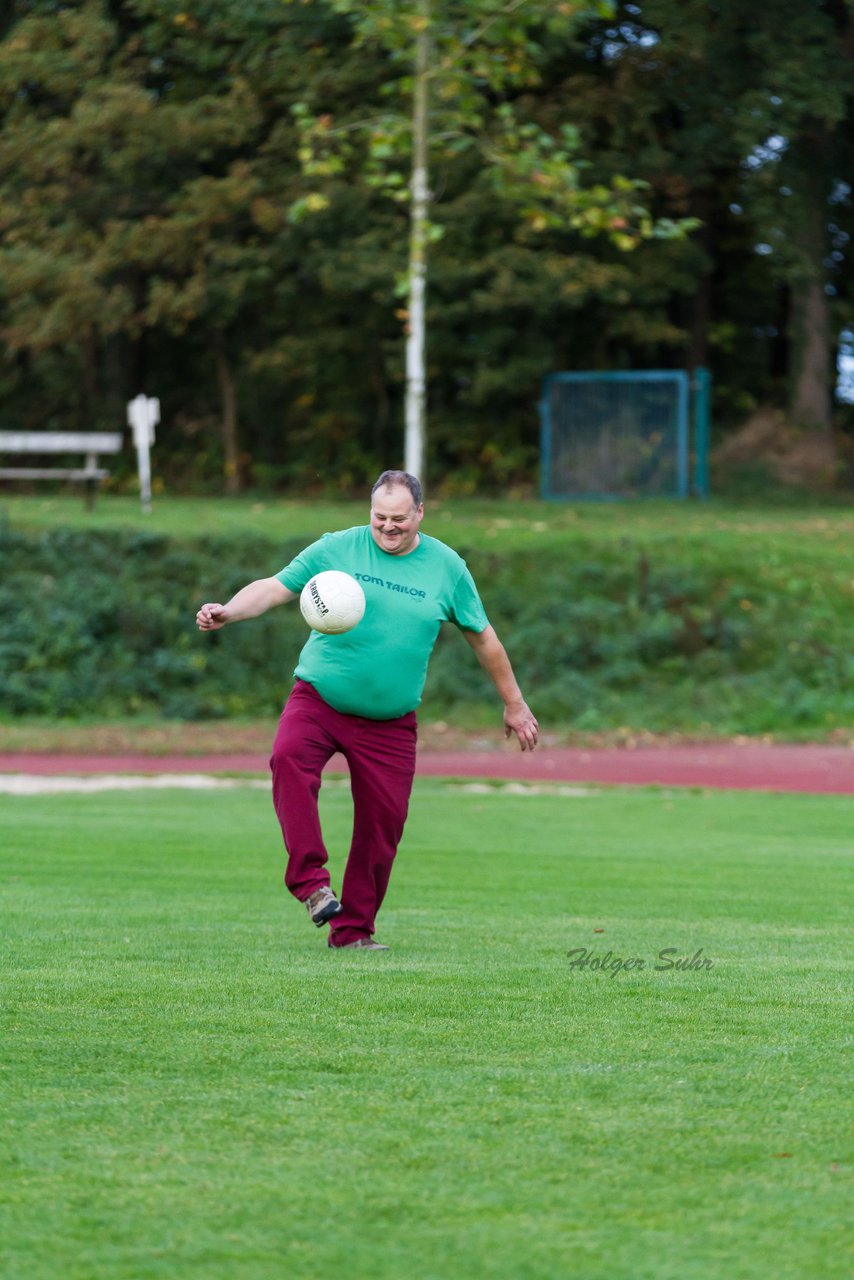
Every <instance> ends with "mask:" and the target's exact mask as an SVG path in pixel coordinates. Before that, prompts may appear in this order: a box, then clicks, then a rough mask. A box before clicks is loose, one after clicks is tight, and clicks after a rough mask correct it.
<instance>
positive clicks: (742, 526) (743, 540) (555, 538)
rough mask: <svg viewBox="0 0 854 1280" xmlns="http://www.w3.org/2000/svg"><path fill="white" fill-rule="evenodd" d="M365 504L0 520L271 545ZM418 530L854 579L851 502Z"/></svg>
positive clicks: (246, 505) (39, 511)
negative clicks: (635, 550)
mask: <svg viewBox="0 0 854 1280" xmlns="http://www.w3.org/2000/svg"><path fill="white" fill-rule="evenodd" d="M368 506H369V501H368V498H367V496H366V498H365V501H364V502H347V501H344V500H341V501H333V500H324V499H312V500H307V499H294V498H289V497H259V496H257V495H256V496H247V497H244V498H186V497H161V498H157V499H155V502H154V510H153V511H152V513H151V514H150V515H143V514H142V512H141V511H140V507H139V502H138V500H137V499H135V498H133V497H128V496H117V495H111V494H104V495H102V496H101V497H100V498H99V499H98V502H97V505H96V507H95V510H94V511H87V510H86V509H85V507H84V505H83V502H82V501H81V499H80V498H79V497H75V496H73V495H71V494H61V493H55V494H48V495H46V496H43V497H42V496H38V495H29V496H18V495H16V494H15V493H14V492H13V491H11V490H7V491H6V492H5V493H2V494H0V521H2V520H8V522H9V523H10V524H11V526H12V527H13V528H16V529H22V530H25V531H28V532H34V531H38V530H40V529H51V528H76V529H103V530H106V529H145V530H149V531H151V532H154V533H160V534H165V535H167V536H169V537H175V538H198V537H205V536H221V535H228V534H235V535H243V534H249V533H251V534H256V535H258V536H259V537H264V538H270V539H279V538H281V539H283V540H284V539H288V538H295V537H305V538H306V539H307V540H310V539H313V538H316V537H318V536H319V535H320V534H321V533H323V532H324V531H326V530H328V529H344V528H347V527H348V526H349V525H352V524H362V523H364V522H365V521H366V520H367V513H368ZM424 529H425V531H426V532H428V533H432V534H434V535H435V536H436V537H437V538H442V539H444V540H446V541H449V542H451V543H452V544H453V545H464V546H467V547H470V546H474V545H483V546H486V547H488V548H489V549H491V550H495V551H496V552H503V551H519V550H526V549H536V548H543V549H546V548H552V547H555V546H558V547H561V546H566V545H571V544H572V543H573V542H574V541H576V540H578V539H579V538H583V539H585V540H586V539H591V538H592V539H595V540H601V541H603V542H606V543H613V542H614V541H615V540H619V539H620V538H625V537H629V538H632V539H640V540H642V541H643V543H644V545H646V546H649V547H660V548H662V549H668V550H670V551H673V550H675V549H677V546H676V545H674V540H678V549H680V550H681V551H683V552H684V551H685V550H686V549H687V548H694V549H696V550H697V551H701V550H702V548H704V547H705V548H706V550H707V551H708V552H709V553H711V554H713V555H714V554H724V555H729V554H731V553H732V551H733V550H734V549H738V548H744V549H745V550H746V551H747V552H748V553H749V554H751V555H754V554H755V553H756V552H757V551H758V550H760V549H762V550H764V551H767V552H768V553H769V554H771V555H773V556H780V557H785V558H787V559H789V560H790V561H791V562H792V563H793V564H815V565H816V566H822V565H823V566H825V567H826V568H828V569H831V568H834V567H835V568H836V569H839V570H843V569H844V570H847V571H849V573H854V536H852V535H854V504H851V503H847V504H844V503H841V502H839V501H833V502H832V503H827V504H822V503H818V502H816V503H810V504H804V503H803V502H793V503H792V505H790V506H781V505H778V504H767V505H763V504H761V503H755V504H740V503H732V502H727V501H724V500H722V499H717V498H715V499H712V500H710V501H708V502H675V501H670V502H668V501H650V502H626V503H611V502H606V503H597V502H587V503H583V502H575V503H563V502H540V501H536V500H526V501H517V500H515V499H497V498H496V499H489V498H453V499H448V500H444V501H439V500H432V499H428V502H427V514H426V517H425V524H424Z"/></svg>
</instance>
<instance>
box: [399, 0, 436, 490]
mask: <svg viewBox="0 0 854 1280" xmlns="http://www.w3.org/2000/svg"><path fill="white" fill-rule="evenodd" d="M418 17H419V19H420V24H419V28H418V32H417V35H416V42H415V92H414V100H413V111H412V186H411V201H410V229H409V307H408V312H409V318H408V332H407V339H406V447H405V462H404V466H405V467H406V470H407V471H409V472H410V473H411V474H412V475H416V476H419V477H420V478H421V479H422V480H423V479H424V462H425V457H426V436H427V379H426V373H425V368H424V351H425V328H426V324H425V304H426V292H427V210H428V206H429V202H430V193H429V189H428V185H427V129H428V121H427V114H428V106H429V91H428V81H427V76H428V72H429V63H430V0H420V3H419V6H418Z"/></svg>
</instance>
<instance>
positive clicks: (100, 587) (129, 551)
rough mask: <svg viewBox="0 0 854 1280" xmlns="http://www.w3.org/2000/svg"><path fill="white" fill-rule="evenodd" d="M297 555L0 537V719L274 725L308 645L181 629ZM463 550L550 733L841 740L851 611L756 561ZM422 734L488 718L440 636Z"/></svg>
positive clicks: (88, 537)
mask: <svg viewBox="0 0 854 1280" xmlns="http://www.w3.org/2000/svg"><path fill="white" fill-rule="evenodd" d="M300 545H301V544H300V543H298V542H297V543H292V544H284V545H283V544H272V543H270V542H268V541H266V540H263V539H253V538H248V537H241V538H234V537H229V538H228V539H226V538H222V539H214V540H210V539H209V540H207V541H206V542H204V543H203V544H202V543H200V542H186V541H177V540H172V539H169V538H166V537H162V536H159V535H151V534H139V533H123V532H110V533H84V532H79V531H71V530H57V531H52V532H48V533H45V534H43V535H40V536H28V535H25V534H22V533H19V532H16V531H14V530H11V529H9V528H0V609H2V613H1V614H0V616H2V617H3V619H4V620H5V624H6V625H5V626H4V627H3V628H2V630H0V713H2V714H4V715H5V716H6V717H9V716H12V717H20V716H29V715H39V716H44V715H49V716H56V717H62V718H76V717H84V716H85V717H91V716H99V717H104V718H110V717H116V716H127V715H134V714H139V713H151V712H156V713H160V714H162V715H164V716H166V717H169V718H177V719H203V718H214V717H229V716H250V715H256V714H263V715H267V714H271V713H274V712H275V711H277V710H278V708H279V707H280V705H281V702H282V699H283V697H284V696H285V694H286V692H287V689H288V688H289V686H290V682H291V673H292V671H293V666H294V663H295V660H296V656H297V654H298V652H299V648H300V645H301V644H302V642H303V640H304V639H305V627H304V624H303V622H302V619H301V617H300V616H299V614H298V611H297V610H296V609H282V610H275V611H274V612H273V613H271V614H269V615H267V616H265V617H263V618H260V619H257V620H255V621H253V622H250V623H246V624H244V625H243V626H240V627H234V628H228V629H227V630H226V631H224V632H221V633H215V634H212V635H207V636H203V635H200V634H199V633H198V632H197V630H196V628H195V625H194V615H195V611H196V608H197V606H198V604H199V603H200V602H201V601H202V600H206V599H226V598H228V596H229V595H230V594H232V593H233V592H234V591H235V590H237V588H239V587H240V586H242V585H243V584H244V583H245V582H247V581H249V580H250V579H252V578H256V577H261V576H266V575H268V574H270V573H273V572H275V571H276V570H277V569H278V568H280V567H281V566H282V565H284V564H285V563H287V561H288V560H289V559H290V558H291V556H292V555H293V554H294V552H295V551H297V550H299V549H300ZM462 550H463V553H464V554H467V559H468V560H469V563H470V565H471V567H472V569H473V571H474V573H475V576H476V578H477V581H478V584H479V586H480V589H481V593H482V595H483V597H484V601H485V603H486V605H487V610H488V612H489V615H490V619H491V621H492V622H493V623H494V625H495V626H496V628H497V630H498V632H499V634H500V635H501V637H502V639H503V640H504V642H505V645H506V647H507V649H508V651H509V652H510V654H511V657H512V659H513V662H514V666H515V668H516V671H517V674H518V676H519V680H520V683H521V684H522V686H523V688H524V689H525V691H526V693H527V694H528V696H529V698H530V701H531V702H532V704H533V705H534V706H535V709H536V711H537V712H538V714H539V715H540V718H541V720H542V721H543V723H544V724H546V725H549V724H550V725H556V724H560V725H573V726H575V727H576V728H578V729H582V730H591V731H592V730H603V729H610V728H615V727H617V726H621V725H625V726H629V727H632V728H634V729H649V730H653V731H665V730H681V731H684V732H704V733H705V732H721V733H739V732H743V733H759V732H763V733H767V732H780V733H784V734H789V735H793V736H810V735H815V734H819V733H823V732H827V731H828V730H830V729H833V728H834V727H835V726H840V725H845V724H850V723H851V722H852V720H854V658H852V657H851V656H850V654H849V645H848V637H849V636H850V633H851V625H852V621H854V603H852V599H851V597H850V595H849V596H848V597H843V596H841V595H838V594H835V593H834V592H832V591H830V590H828V591H825V592H823V593H822V592H818V593H817V592H816V591H815V590H814V584H811V583H810V581H809V580H800V579H798V580H792V579H791V578H789V577H787V576H786V575H785V573H783V572H782V571H781V572H780V573H779V574H777V575H776V576H775V574H773V573H769V572H768V570H767V566H764V565H763V564H762V562H761V559H760V558H757V560H756V562H755V563H754V564H753V565H752V567H751V564H750V563H749V562H745V560H744V558H743V557H742V558H741V559H740V560H739V561H738V562H737V563H733V564H726V563H722V562H721V561H720V559H717V560H715V559H712V558H711V557H708V558H705V559H704V558H703V557H702V556H697V555H696V554H694V555H693V557H692V555H691V553H690V552H689V551H688V550H685V549H680V548H679V547H674V548H673V549H672V550H671V551H669V552H668V556H667V559H666V560H662V561H661V562H660V563H650V560H649V558H648V556H647V554H645V553H644V551H643V550H642V548H641V547H640V546H636V545H634V544H632V543H631V542H630V541H628V540H623V541H622V542H620V543H619V544H614V545H613V546H604V547H603V544H601V543H597V544H595V545H594V544H592V543H585V542H584V541H583V540H577V541H574V542H573V543H572V545H571V546H567V548H566V550H565V552H564V551H561V552H558V551H556V550H554V549H552V550H551V551H547V552H544V553H542V554H535V553H533V552H524V553H522V552H519V553H518V554H514V555H509V556H508V555H504V556H501V557H497V556H490V555H488V554H485V553H483V552H482V551H481V550H479V549H477V548H473V549H471V550H469V551H468V552H466V550H465V549H464V548H462ZM793 584H794V585H793ZM487 706H489V708H490V709H489V710H488V711H487ZM424 714H425V715H426V716H428V717H437V716H442V717H445V718H448V717H450V718H453V719H455V720H458V721H461V722H464V721H465V720H470V721H471V720H478V721H479V720H480V719H481V718H483V717H484V716H486V715H489V716H491V717H494V714H495V707H494V697H493V695H492V694H491V691H490V686H489V682H488V679H487V678H486V677H485V676H484V674H483V673H482V672H481V671H480V669H479V668H478V667H477V664H476V663H475V661H474V659H473V657H472V655H471V654H470V653H469V652H468V649H467V646H465V644H464V642H463V641H462V640H461V638H460V637H459V636H458V635H457V634H456V633H455V632H454V629H453V628H443V632H442V635H441V637H440V641H439V644H438V646H437V650H436V653H435V655H434V658H433V662H432V666H431V673H430V679H429V681H428V687H427V693H426V696H425V702H424Z"/></svg>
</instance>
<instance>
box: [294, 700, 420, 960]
mask: <svg viewBox="0 0 854 1280" xmlns="http://www.w3.org/2000/svg"><path fill="white" fill-rule="evenodd" d="M416 734H417V727H416V719H415V712H414V711H410V712H409V713H408V714H407V715H405V716H401V717H400V718H399V719H397V720H369V719H367V718H366V717H363V716H350V715H344V714H343V713H342V712H340V711H335V710H333V708H332V707H330V706H329V704H328V703H327V702H324V700H323V698H321V696H320V694H319V693H318V692H317V690H316V689H315V688H314V687H313V686H312V685H310V684H307V683H306V682H305V681H303V680H297V682H296V684H295V685H294V687H293V689H292V690H291V694H290V697H289V698H288V701H287V702H286V704H285V709H284V711H283V712H282V718H281V720H280V721H279V731H278V733H277V734H276V741H275V742H274V744H273V754H272V757H271V759H270V768H271V769H272V771H273V804H274V806H275V809H276V816H277V817H278V819H279V822H280V824H281V827H282V835H283V836H284V838H285V847H286V848H287V851H288V865H287V869H286V871H285V884H286V885H287V886H288V888H289V889H290V891H291V893H292V894H293V895H294V897H296V898H299V899H300V901H304V900H305V899H306V898H307V897H308V896H309V894H311V893H314V891H315V889H319V888H320V887H321V885H327V884H329V872H328V871H327V870H326V862H327V859H328V857H329V854H328V853H327V850H326V845H325V844H324V843H323V835H322V833H321V829H320V816H319V813H318V806H317V799H318V792H319V791H320V775H321V772H322V770H323V766H324V765H325V764H326V762H327V761H328V760H329V759H330V757H331V756H333V755H334V754H335V752H336V751H340V752H341V754H342V755H343V756H344V757H345V759H346V760H347V763H348V765H349V766H350V788H351V791H352V793H353V840H352V843H351V845H350V853H349V856H348V858H347V868H346V870H345V872H344V883H343V885H342V889H341V894H340V899H341V905H342V907H343V910H342V912H341V913H340V915H337V916H336V917H335V918H334V920H333V921H332V925H331V928H332V938H331V941H332V943H333V945H336V946H343V945H344V944H345V943H348V942H355V941H356V939H357V938H360V937H370V936H371V934H372V933H373V932H374V925H375V921H376V914H377V912H378V911H379V909H380V904H381V903H382V900H383V898H384V897H385V891H386V888H387V886H388V880H389V876H390V875H391V866H392V863H393V862H394V855H395V854H396V853H397V846H398V844H399V843H400V838H401V836H402V835H403V826H404V823H405V822H406V814H407V810H408V808H409V795H410V792H411V790H412V779H413V776H414V774H415V739H416Z"/></svg>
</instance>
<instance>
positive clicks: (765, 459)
mask: <svg viewBox="0 0 854 1280" xmlns="http://www.w3.org/2000/svg"><path fill="white" fill-rule="evenodd" d="M841 465H842V464H841V459H840V451H839V447H838V444H837V442H836V441H835V440H834V438H833V436H832V435H831V434H823V433H821V432H816V431H813V432H810V431H805V430H803V429H801V428H798V427H795V426H793V425H792V423H791V422H789V421H788V419H787V418H786V415H785V414H784V413H782V412H781V411H780V410H779V409H771V408H767V407H766V408H762V409H757V411H756V413H754V414H753V416H752V417H751V418H749V419H748V421H747V422H746V423H745V424H744V426H743V427H741V428H739V429H738V430H737V431H735V432H733V433H732V434H731V435H729V436H727V438H726V439H725V440H724V441H723V442H722V443H721V444H720V445H719V446H718V447H717V448H716V449H715V450H713V452H712V455H711V458H710V466H711V471H712V477H713V482H714V484H715V486H716V487H717V488H720V489H723V490H724V491H725V490H726V489H727V487H728V483H729V482H730V481H732V480H733V479H735V480H736V481H737V480H739V479H743V478H745V477H747V478H749V477H751V476H753V477H755V478H760V473H764V474H765V476H766V477H767V478H768V479H770V480H772V481H773V482H774V483H775V484H778V485H782V486H784V487H788V488H797V489H809V490H811V491H816V492H825V491H827V490H829V489H832V488H833V487H834V486H835V485H836V484H837V482H838V480H839V478H840V468H841Z"/></svg>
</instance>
